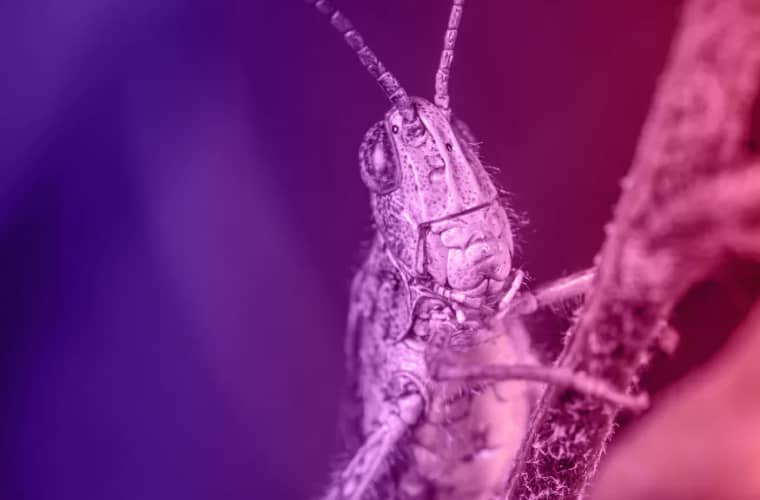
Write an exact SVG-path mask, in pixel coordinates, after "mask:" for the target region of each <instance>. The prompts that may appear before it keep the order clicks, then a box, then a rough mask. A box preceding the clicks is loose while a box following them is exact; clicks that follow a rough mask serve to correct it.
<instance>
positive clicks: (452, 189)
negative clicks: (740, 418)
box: [307, 0, 627, 500]
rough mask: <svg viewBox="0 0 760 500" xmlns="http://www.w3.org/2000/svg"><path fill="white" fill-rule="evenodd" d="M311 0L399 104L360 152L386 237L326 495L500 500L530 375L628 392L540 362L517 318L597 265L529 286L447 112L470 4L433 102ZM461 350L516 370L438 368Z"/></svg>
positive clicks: (353, 355)
mask: <svg viewBox="0 0 760 500" xmlns="http://www.w3.org/2000/svg"><path fill="white" fill-rule="evenodd" d="M307 3H309V4H313V5H314V6H315V7H316V9H317V10H318V11H320V12H322V13H323V14H325V15H326V16H327V17H328V18H329V20H330V22H331V24H332V25H333V27H335V28H336V29H337V30H338V31H339V32H340V34H341V35H342V36H343V37H344V39H345V41H346V42H347V43H348V45H349V46H350V47H351V48H352V49H353V50H354V52H355V53H356V54H357V55H358V57H359V59H360V61H361V63H362V64H363V66H364V67H365V68H366V69H367V70H368V71H369V73H370V74H371V75H372V77H373V78H374V79H375V80H376V81H377V82H378V83H379V84H380V87H381V88H382V89H383V91H384V92H385V94H386V96H387V97H388V99H389V100H390V101H391V103H392V105H393V106H392V107H391V109H390V110H389V111H388V112H387V114H386V115H385V118H384V119H383V120H382V121H379V122H377V123H376V124H375V125H373V126H372V127H371V128H370V129H369V131H368V132H367V133H366V135H365V137H364V141H363V142H362V144H361V146H360V148H359V166H360V173H361V178H362V179H363V181H364V183H365V184H366V186H367V187H368V189H369V192H370V198H371V205H372V214H373V218H374V222H375V226H376V235H375V238H374V241H373V243H372V247H371V251H370V252H369V255H368V257H367V259H366V261H365V262H364V264H363V266H362V267H361V269H360V270H359V272H358V273H357V275H356V277H355V279H354V281H353V285H352V288H351V302H350V310H349V321H348V332H347V341H346V356H347V366H348V380H349V387H348V394H347V400H346V405H345V408H344V411H343V415H342V418H343V426H342V427H343V437H344V440H345V442H346V448H347V450H346V452H347V453H348V455H349V460H348V462H347V463H346V464H344V467H343V468H341V469H340V470H339V472H338V473H337V474H336V477H335V479H334V481H333V483H332V485H331V486H330V488H329V490H328V492H327V494H326V496H325V498H326V499H339V498H340V499H343V498H346V499H361V498H366V497H368V496H370V495H374V498H389V499H395V498H405V499H406V498H408V499H428V498H436V499H460V500H461V499H484V500H485V499H490V498H494V497H496V496H498V495H499V494H500V493H501V492H502V491H503V489H504V487H505V484H504V482H505V480H506V478H507V477H508V472H509V469H510V467H511V465H512V459H513V457H514V455H515V453H516V451H517V449H518V448H519V446H520V443H521V441H522V438H523V436H524V433H525V431H526V427H527V425H528V418H529V414H530V410H531V407H532V404H533V402H534V401H535V398H536V396H537V395H538V388H537V387H535V386H532V385H531V384H530V383H529V382H527V381H526V380H540V381H544V382H551V383H564V384H570V385H573V386H575V387H578V388H580V389H581V390H585V391H587V392H594V393H597V394H599V395H600V396H601V397H606V398H608V399H612V400H616V401H618V402H621V403H623V404H625V403H626V402H627V400H626V399H625V395H616V394H614V391H609V390H607V388H605V387H603V386H600V385H598V384H594V383H593V381H588V380H585V379H583V378H582V377H579V376H577V374H565V373H563V372H561V371H558V370H552V369H551V368H543V367H540V366H537V365H536V364H535V363H534V362H533V358H532V356H531V353H530V349H529V344H528V342H527V340H526V336H525V332H524V329H523V328H522V326H521V323H520V321H519V319H517V318H518V317H519V316H520V315H521V314H526V313H530V312H533V311H535V310H536V309H537V308H538V307H539V306H540V305H543V304H546V303H551V302H554V301H559V300H564V299H566V298H568V297H570V296H573V295H578V294H581V293H583V291H584V290H585V288H586V286H587V285H588V283H589V281H590V279H591V277H592V275H593V272H592V271H586V272H582V273H579V274H577V275H574V276H570V277H568V278H565V279H562V280H559V281H557V282H556V283H553V284H551V285H548V286H546V287H544V288H543V289H540V290H538V291H536V292H534V293H530V292H526V291H522V292H521V291H520V290H519V289H520V286H521V283H522V277H523V274H522V272H521V271H519V270H515V269H513V268H512V257H513V253H514V243H513V234H512V227H511V225H510V218H509V217H508V212H507V208H506V207H505V205H504V204H503V202H502V201H501V197H500V196H499V193H498V191H497V189H496V187H495V185H494V183H493V181H492V180H491V178H490V176H489V174H488V173H487V172H486V170H485V168H484V167H483V164H482V163H481V160H480V158H479V156H478V147H477V143H476V140H475V138H474V136H473V134H472V132H471V131H470V129H469V128H468V127H467V126H466V125H465V124H464V123H463V122H461V121H460V120H458V119H456V118H455V117H453V116H452V113H451V110H450V107H449V96H448V78H449V68H450V66H451V63H452V59H453V50H454V43H455V40H456V36H457V27H458V25H459V22H460V19H461V16H462V7H463V4H464V0H454V2H453V7H452V9H451V13H450V16H449V24H448V29H447V30H446V34H445V38H444V48H443V52H442V55H441V60H440V65H439V68H438V71H437V73H436V77H435V98H434V102H433V103H431V102H429V101H427V100H425V99H422V98H419V97H409V96H408V95H407V93H406V91H405V90H404V89H403V87H402V86H401V85H400V84H399V83H398V81H397V80H396V78H395V77H394V76H393V75H392V74H391V73H390V72H389V71H388V70H387V69H386V68H385V67H384V66H383V64H382V63H381V62H380V61H379V60H378V59H377V57H376V56H375V54H374V53H373V52H372V51H371V50H370V49H369V48H368V47H367V45H366V44H365V42H364V40H363V39H362V37H361V35H360V34H359V33H358V32H357V30H356V29H354V27H353V26H352V25H351V23H350V22H349V20H348V19H347V18H346V17H345V16H344V15H343V14H342V13H341V12H340V11H338V10H337V9H336V8H335V7H334V6H333V5H332V4H331V2H329V1H327V0H307ZM452 360H455V363H456V364H457V365H458V366H465V367H467V366H476V367H477V366H484V365H498V366H502V367H506V368H507V370H506V372H504V371H502V372H500V374H499V375H498V376H494V377H493V380H490V381H487V382H482V381H479V382H476V383H473V382H471V381H467V380H466V378H467V376H466V373H465V374H464V375H462V376H461V377H459V376H448V377H444V376H441V375H442V374H441V372H440V370H439V369H438V368H439V367H440V366H442V364H444V365H445V364H446V363H447V362H453V361H452ZM509 367H512V370H511V371H510V369H509ZM505 373H506V375H505ZM498 379H500V380H498Z"/></svg>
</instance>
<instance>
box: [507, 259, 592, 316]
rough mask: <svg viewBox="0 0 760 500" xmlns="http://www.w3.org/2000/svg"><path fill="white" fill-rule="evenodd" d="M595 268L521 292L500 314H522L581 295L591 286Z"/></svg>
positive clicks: (531, 312)
mask: <svg viewBox="0 0 760 500" xmlns="http://www.w3.org/2000/svg"><path fill="white" fill-rule="evenodd" d="M595 273H596V268H593V267H591V268H588V269H584V270H583V271H579V272H577V273H575V274H571V275H570V276H565V277H563V278H560V279H558V280H556V281H552V282H550V283H547V284H546V285H543V286H541V287H539V288H537V289H536V290H535V291H532V292H522V293H521V294H520V295H518V296H517V297H515V299H514V300H512V301H510V302H509V304H507V307H506V308H505V309H503V310H502V311H501V312H500V313H499V315H500V316H502V317H503V316H507V315H509V316H524V315H528V314H533V313H534V312H536V311H537V310H538V309H541V308H543V307H550V306H552V305H555V304H558V303H562V302H564V301H566V300H569V299H572V298H574V297H582V296H584V295H585V294H586V292H588V289H589V288H590V287H591V281H592V280H593V279H594V274H595Z"/></svg>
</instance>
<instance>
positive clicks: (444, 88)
mask: <svg viewBox="0 0 760 500" xmlns="http://www.w3.org/2000/svg"><path fill="white" fill-rule="evenodd" d="M462 10H464V0H454V3H453V4H452V6H451V13H450V14H449V27H448V29H447V30H446V35H445V36H444V37H443V51H441V62H439V63H438V71H436V73H435V105H436V106H438V107H439V108H441V109H442V110H444V111H445V112H446V113H450V112H451V108H450V107H449V70H450V68H451V61H453V60H454V44H455V43H456V41H457V32H458V30H459V22H460V21H461V20H462Z"/></svg>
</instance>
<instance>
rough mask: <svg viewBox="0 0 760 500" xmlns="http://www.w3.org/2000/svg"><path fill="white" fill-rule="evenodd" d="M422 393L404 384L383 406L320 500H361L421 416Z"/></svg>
mask: <svg viewBox="0 0 760 500" xmlns="http://www.w3.org/2000/svg"><path fill="white" fill-rule="evenodd" d="M424 390H425V389H423V388H422V387H420V386H419V385H418V384H416V383H414V382H408V383H406V384H404V386H403V389H402V392H401V393H400V394H397V395H395V396H393V397H392V399H390V400H388V401H387V402H386V403H385V405H384V407H383V409H382V411H381V412H380V415H379V417H378V418H377V423H376V427H375V428H374V429H373V430H372V432H371V433H370V434H369V435H368V436H367V439H366V440H365V441H364V443H363V444H362V445H361V447H360V448H359V449H358V450H357V452H356V453H355V454H354V456H353V457H352V458H351V461H350V462H349V463H348V465H347V466H346V468H345V469H343V471H342V472H341V473H340V474H339V475H338V476H337V478H336V479H335V481H334V482H333V484H332V485H331V486H330V489H329V490H328V492H327V495H325V497H324V500H361V499H362V498H365V497H366V494H367V493H368V491H369V489H370V486H371V485H372V484H373V482H374V481H375V480H376V479H377V478H378V477H379V476H380V474H381V472H382V470H383V465H384V464H386V463H387V462H388V458H389V457H390V455H391V454H392V453H393V452H394V450H395V448H396V447H397V444H398V442H399V440H400V439H401V438H402V437H403V436H404V434H406V432H407V430H408V429H409V428H410V427H412V426H414V424H416V423H417V422H418V420H419V419H420V417H421V416H422V413H423V411H424V408H425V399H426V397H425V395H424V393H423V391H424Z"/></svg>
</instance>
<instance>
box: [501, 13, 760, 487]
mask: <svg viewBox="0 0 760 500" xmlns="http://www.w3.org/2000/svg"><path fill="white" fill-rule="evenodd" d="M759 69H760V1H758V0H693V1H690V2H687V4H686V6H685V8H684V12H683V17H682V20H681V25H680V27H679V30H678V32H677V35H676V37H675V39H674V41H673V45H672V49H671V53H670V56H669V60H668V62H667V64H666V68H665V71H664V73H663V76H662V77H661V80H660V82H659V86H658V90H657V92H656V94H655V98H654V101H653V104H652V109H651V112H650V115H649V117H648V119H647V121H646V123H645V126H644V129H643V132H642V136H641V138H640V141H639V145H638V148H637V151H636V155H635V158H634V162H633V167H632V169H631V172H630V174H629V175H628V177H627V178H626V179H625V180H624V181H623V183H622V187H623V193H622V196H621V199H620V201H619V203H618V205H617V207H616V210H615V215H614V219H613V222H612V224H610V225H609V226H608V228H607V239H606V242H605V244H604V246H603V247H602V250H601V252H600V254H599V256H598V257H597V264H598V266H599V267H598V268H599V272H598V274H597V276H596V277H595V280H594V283H593V286H592V290H593V292H592V293H591V294H590V296H589V297H588V298H587V301H586V303H585V304H584V306H583V308H582V310H581V312H580V314H579V317H578V320H577V321H576V323H575V324H574V325H573V327H572V331H571V335H570V337H569V338H570V341H569V342H568V343H567V345H566V346H565V349H564V351H563V353H562V354H561V356H560V359H559V360H558V365H560V366H562V367H563V368H569V369H572V370H577V371H581V372H585V373H587V374H589V375H591V376H593V377H598V378H601V379H603V380H605V381H606V382H608V383H610V384H612V385H613V386H615V387H617V388H619V389H621V390H629V389H630V388H631V387H633V386H635V384H636V382H637V378H638V375H639V373H640V372H641V370H642V368H643V367H644V366H645V365H646V364H647V362H648V357H649V352H650V350H651V348H652V345H653V343H654V342H655V341H656V336H657V332H658V326H659V325H661V324H662V322H663V321H666V320H667V318H668V317H669V314H670V312H671V310H672V308H673V306H674V304H675V303H676V301H677V300H678V299H679V298H680V297H681V296H682V295H683V294H684V293H685V291H686V290H688V288H689V287H691V286H693V285H694V284H695V283H696V282H698V281H699V280H700V279H702V278H704V277H705V276H706V275H707V274H709V273H710V272H712V271H713V270H715V269H716V268H717V266H718V265H720V263H721V262H722V261H723V259H725V258H726V257H728V256H730V255H731V254H732V253H742V254H747V255H750V256H751V257H753V258H757V257H758V256H759V255H760V168H758V164H757V163H755V161H754V159H753V157H752V155H753V153H754V150H755V149H756V148H755V143H754V140H753V138H752V137H751V115H752V112H753V108H754V103H755V99H756V94H757V88H758V77H759V76H760V74H759V72H758V70H759ZM617 411H618V408H616V407H613V406H611V405H609V404H606V403H602V402H601V401H600V400H598V399H595V398H593V397H589V396H584V395H581V394H579V393H577V392H576V391H574V390H572V389H568V388H561V387H551V388H549V389H548V390H547V391H546V393H545V394H544V396H543V398H542V400H541V402H540V404H539V407H538V409H537V411H536V413H535V415H534V417H533V421H532V424H531V429H530V431H529V433H528V436H527V437H526V440H525V442H524V443H523V447H522V448H521V451H520V453H519V455H518V457H517V459H516V464H517V465H516V467H515V469H514V470H513V471H512V474H511V477H510V487H509V491H508V493H507V496H506V498H508V499H512V500H516V499H538V498H542V499H574V498H579V497H580V496H581V495H582V494H583V490H584V487H585V486H586V485H587V483H588V482H589V480H590V479H591V477H592V476H593V474H594V472H595V470H596V468H597V464H598V462H599V460H600V457H601V455H602V453H603V451H604V446H605V443H606V442H607V440H608V439H609V437H610V435H611V433H612V430H613V424H614V420H615V416H616V414H617Z"/></svg>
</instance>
